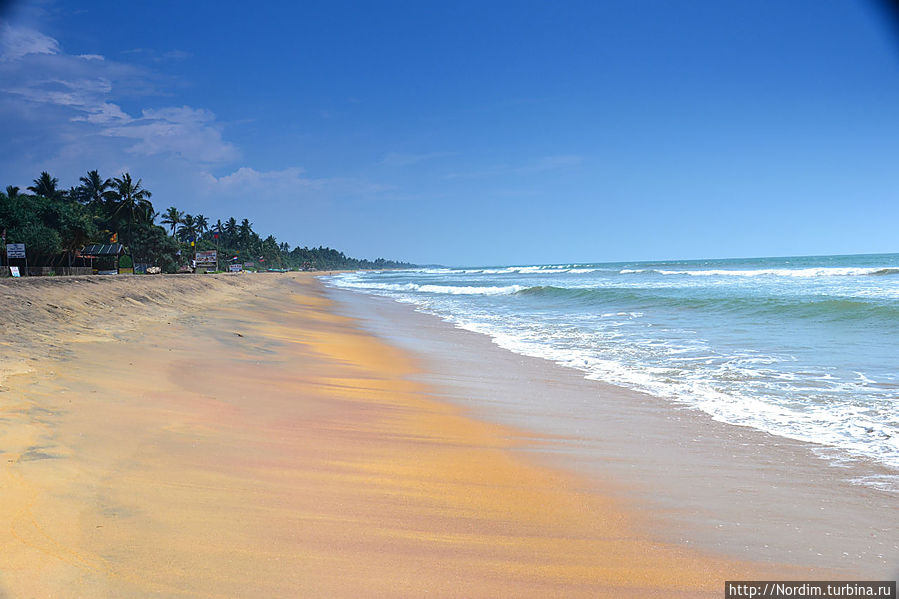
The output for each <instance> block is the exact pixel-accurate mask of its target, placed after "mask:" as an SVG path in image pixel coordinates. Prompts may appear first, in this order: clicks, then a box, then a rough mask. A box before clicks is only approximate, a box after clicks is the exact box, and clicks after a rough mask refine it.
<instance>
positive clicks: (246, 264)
mask: <svg viewBox="0 0 899 599" xmlns="http://www.w3.org/2000/svg"><path fill="white" fill-rule="evenodd" d="M254 266H256V263H255V262H244V263H243V267H244V268H253V267H254Z"/></svg>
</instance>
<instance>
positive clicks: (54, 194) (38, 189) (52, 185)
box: [28, 171, 61, 200]
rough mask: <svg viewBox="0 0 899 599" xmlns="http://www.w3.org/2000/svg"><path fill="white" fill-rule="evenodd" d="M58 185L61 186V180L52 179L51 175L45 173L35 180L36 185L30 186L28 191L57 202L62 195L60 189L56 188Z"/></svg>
mask: <svg viewBox="0 0 899 599" xmlns="http://www.w3.org/2000/svg"><path fill="white" fill-rule="evenodd" d="M57 185H59V179H57V178H56V177H51V176H50V173H48V172H47V171H43V172H42V173H41V176H40V177H38V178H37V179H35V180H34V185H29V186H28V191H32V192H34V193H36V194H37V195H39V196H44V197H45V198H48V199H53V200H55V199H58V198H59V196H60V195H61V194H60V191H59V189H57V187H56V186H57Z"/></svg>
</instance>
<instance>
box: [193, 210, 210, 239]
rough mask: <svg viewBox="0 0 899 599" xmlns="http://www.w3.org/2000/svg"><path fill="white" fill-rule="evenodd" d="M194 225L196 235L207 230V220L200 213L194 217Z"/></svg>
mask: <svg viewBox="0 0 899 599" xmlns="http://www.w3.org/2000/svg"><path fill="white" fill-rule="evenodd" d="M194 226H196V228H197V235H198V236H200V237H202V236H203V233H205V232H206V231H208V230H209V220H208V219H207V218H206V217H205V216H203V215H202V214H198V215H196V216H195V217H194Z"/></svg>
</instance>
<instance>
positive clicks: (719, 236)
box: [0, 0, 899, 265]
mask: <svg viewBox="0 0 899 599" xmlns="http://www.w3.org/2000/svg"><path fill="white" fill-rule="evenodd" d="M0 19H2V22H0V139H2V140H3V146H4V152H3V154H4V157H3V160H0V186H2V187H5V186H6V185H10V184H12V185H19V186H20V187H25V186H27V185H28V184H29V183H30V181H31V179H33V178H35V177H36V176H37V175H38V173H39V172H40V171H42V170H49V171H50V172H51V173H52V174H53V175H55V176H57V177H59V179H60V181H61V183H62V184H63V185H65V186H70V185H73V184H75V183H76V182H77V178H78V177H79V176H80V175H82V174H84V172H86V171H87V170H90V169H94V168H97V169H99V170H100V172H101V174H103V175H105V176H114V175H116V174H117V173H119V172H121V171H123V170H128V171H130V172H131V173H132V175H134V176H139V177H141V178H142V179H143V182H144V184H145V186H146V187H148V188H149V189H150V190H151V191H152V192H153V194H154V195H153V201H154V204H155V205H156V207H157V209H159V210H164V209H165V208H167V207H168V206H170V205H174V206H177V207H178V208H179V209H181V210H185V211H187V212H190V213H192V214H197V213H202V214H205V215H206V216H207V217H210V218H211V219H213V220H214V219H216V218H221V219H223V220H224V219H225V218H227V217H229V216H234V217H236V218H238V219H241V218H243V217H247V218H249V219H250V220H251V221H252V222H253V223H254V224H255V228H256V229H257V230H258V231H259V232H261V233H274V234H275V235H276V237H277V238H278V239H279V241H287V242H288V243H290V244H291V245H297V244H299V245H315V246H317V245H329V246H332V247H337V248H339V249H342V250H344V251H345V252H347V253H348V254H350V255H353V256H359V257H369V258H374V257H379V256H384V257H390V258H399V259H406V260H410V261H413V262H418V263H443V264H453V265H457V264H469V265H472V264H507V263H551V262H572V261H578V262H585V261H612V260H637V259H665V258H701V257H735V256H762V255H796V254H822V253H869V252H895V251H899V246H897V239H899V235H897V233H896V231H897V225H896V223H897V222H899V39H897V35H896V31H897V30H896V29H895V28H894V27H893V26H892V23H890V22H889V21H888V19H887V17H886V14H885V13H884V12H883V11H881V10H880V8H879V5H877V4H874V3H866V2H863V1H859V0H854V1H849V0H845V1H841V0H833V1H829V2H819V1H811V0H810V1H805V2H799V1H787V0H778V1H773V2H765V1H753V2H721V1H720V0H715V1H709V2H703V1H698V0H696V1H693V0H691V1H689V2H688V1H684V2H671V1H657V2H653V1H649V0H638V1H631V0H628V1H621V2H601V1H598V0H594V1H590V2H525V1H516V2H499V1H496V2H484V1H479V2H464V1H461V2H460V1H454V2H421V1H414V2H388V1H382V2H375V1H371V2H339V1H327V2H296V3H294V2H289V3H288V2H284V3H275V2H271V3H268V2H260V3H252V4H248V3H245V2H241V3H236V2H222V1H217V2H203V1H199V0H198V1H194V2H183V1H179V2H168V1H154V2H152V3H131V2H125V3H122V2H69V1H50V0H47V1H42V2H13V3H12V4H8V5H4V8H3V9H2V13H0Z"/></svg>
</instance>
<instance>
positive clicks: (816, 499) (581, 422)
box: [328, 288, 899, 580]
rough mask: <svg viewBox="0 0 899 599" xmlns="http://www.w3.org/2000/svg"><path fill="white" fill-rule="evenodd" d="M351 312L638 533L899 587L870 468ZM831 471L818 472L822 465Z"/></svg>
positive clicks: (898, 500) (348, 306)
mask: <svg viewBox="0 0 899 599" xmlns="http://www.w3.org/2000/svg"><path fill="white" fill-rule="evenodd" d="M328 293H329V295H330V296H331V297H333V298H335V300H336V301H337V302H338V305H339V306H341V307H342V309H343V310H344V311H345V312H346V313H352V314H354V315H355V316H357V317H358V318H360V321H361V322H362V323H363V325H364V326H365V327H366V328H367V329H369V330H371V331H372V332H374V333H376V334H378V335H379V336H381V337H382V338H384V339H387V340H388V341H389V342H390V343H393V344H396V345H398V346H399V347H402V348H405V349H408V350H409V351H411V352H413V354H414V355H416V356H417V357H418V359H419V360H420V363H421V365H422V368H421V369H420V370H421V372H420V373H419V374H418V375H416V379H417V380H420V381H422V382H423V383H425V384H426V385H427V386H428V388H430V389H432V390H434V391H435V394H436V395H435V397H436V398H437V399H438V400H440V401H447V402H451V403H455V404H458V405H461V406H463V407H465V408H466V409H468V410H469V413H471V414H473V415H475V416H476V417H478V418H483V419H486V420H489V421H494V422H499V423H502V424H506V425H510V426H514V427H516V428H517V429H519V430H526V431H529V432H530V434H531V435H532V436H533V437H534V439H535V441H536V442H535V443H532V444H531V445H530V446H528V447H526V448H525V451H527V453H528V455H529V457H531V458H535V459H538V460H540V461H541V463H544V464H549V465H551V466H553V467H558V468H562V469H565V470H569V471H572V472H576V473H577V474H578V475H579V476H582V477H587V478H592V479H593V480H594V481H596V484H597V485H598V488H599V489H600V492H601V493H603V494H607V493H612V494H613V495H614V496H615V497H617V498H618V499H620V500H621V501H623V502H625V503H626V504H627V505H629V506H632V507H635V508H637V509H638V510H639V511H640V512H641V513H643V514H645V515H647V516H648V518H647V519H644V524H645V525H647V526H648V528H647V529H646V530H647V534H650V535H651V536H653V537H659V538H663V539H664V540H666V541H669V542H674V543H676V544H678V545H684V546H698V547H701V548H702V549H704V550H706V551H711V552H712V553H714V554H717V555H726V556H730V557H732V558H735V559H750V560H756V561H765V562H768V563H771V564H784V563H790V564H796V565H801V566H803V567H806V568H823V569H829V570H833V571H834V572H835V573H837V572H839V574H838V576H840V577H843V578H847V579H873V580H880V579H883V580H893V579H895V578H896V576H897V575H899V527H897V526H896V522H897V521H899V495H897V494H896V493H894V492H890V491H888V490H884V489H879V488H877V487H876V486H872V485H870V484H866V482H867V481H873V482H874V483H875V484H876V482H877V481H878V480H880V478H881V477H887V476H895V473H894V472H892V471H890V470H888V469H887V468H886V467H885V466H883V465H881V464H877V463H875V462H872V461H867V460H849V459H848V458H845V457H844V459H843V460H842V461H840V462H835V461H834V460H833V459H832V455H833V454H827V453H826V451H827V448H824V447H822V446H819V445H815V444H811V443H804V442H801V441H795V440H791V439H786V438H783V437H777V436H774V435H771V434H768V433H765V432H762V431H759V430H756V429H752V428H750V427H745V426H733V425H730V424H726V423H723V422H718V421H715V420H713V419H712V418H711V417H710V416H708V415H707V414H704V413H702V412H700V411H698V410H692V409H688V408H685V407H683V406H678V405H677V404H674V403H672V402H671V401H667V400H665V399H662V398H658V397H653V396H650V395H647V394H644V393H639V392H635V391H632V390H629V389H625V388H622V387H618V386H614V385H610V384H607V383H604V382H601V381H596V380H588V379H585V378H584V374H583V373H582V372H580V371H577V370H574V369H570V368H565V367H562V366H559V365H557V364H553V363H552V362H550V361H547V360H543V359H539V358H532V357H527V356H521V355H518V354H514V353H512V352H510V351H508V350H505V349H502V348H500V347H498V346H497V345H495V344H494V343H492V342H491V340H490V339H489V338H488V337H487V336H485V335H481V334H478V333H473V332H470V331H466V330H462V329H459V328H456V327H454V326H453V325H451V324H449V323H447V322H444V321H442V320H440V319H439V318H437V317H435V316H433V315H430V314H424V313H421V312H416V311H415V310H413V308H412V307H411V306H409V305H407V304H402V303H398V302H395V301H393V300H390V299H387V298H383V297H376V296H371V295H366V294H362V293H357V292H353V291H349V290H343V289H335V288H329V290H328ZM825 455H826V456H828V458H830V459H825V458H824V457H823V456H825Z"/></svg>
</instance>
